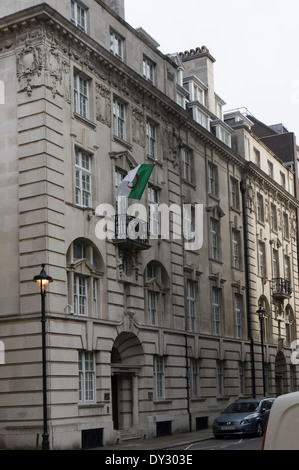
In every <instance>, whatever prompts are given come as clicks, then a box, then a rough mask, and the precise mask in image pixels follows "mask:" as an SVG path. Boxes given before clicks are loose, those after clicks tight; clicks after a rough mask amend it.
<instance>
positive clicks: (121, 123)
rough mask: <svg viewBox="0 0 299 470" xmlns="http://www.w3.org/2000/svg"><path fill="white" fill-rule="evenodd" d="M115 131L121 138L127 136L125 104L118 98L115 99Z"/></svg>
mask: <svg viewBox="0 0 299 470" xmlns="http://www.w3.org/2000/svg"><path fill="white" fill-rule="evenodd" d="M113 132H114V135H116V137H118V138H119V139H122V140H125V138H126V121H125V105H124V103H122V102H121V101H119V100H118V99H116V98H115V99H114V100H113Z"/></svg>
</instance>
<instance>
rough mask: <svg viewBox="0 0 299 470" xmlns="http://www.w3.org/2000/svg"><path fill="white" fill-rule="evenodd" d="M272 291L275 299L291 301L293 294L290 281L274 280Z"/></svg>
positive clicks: (279, 278)
mask: <svg viewBox="0 0 299 470" xmlns="http://www.w3.org/2000/svg"><path fill="white" fill-rule="evenodd" d="M272 291H273V296H274V297H276V298H282V299H289V298H290V297H292V293H293V291H292V287H291V283H290V281H288V280H287V279H283V278H281V277H278V278H275V279H272Z"/></svg>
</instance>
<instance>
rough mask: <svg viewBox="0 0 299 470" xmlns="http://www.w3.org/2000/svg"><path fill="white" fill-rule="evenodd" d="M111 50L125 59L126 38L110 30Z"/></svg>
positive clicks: (119, 57) (118, 56)
mask: <svg viewBox="0 0 299 470" xmlns="http://www.w3.org/2000/svg"><path fill="white" fill-rule="evenodd" d="M110 52H111V53H112V54H113V55H114V56H115V57H117V58H118V59H120V60H124V38H123V37H122V36H120V34H118V33H116V32H115V31H113V30H111V31H110Z"/></svg>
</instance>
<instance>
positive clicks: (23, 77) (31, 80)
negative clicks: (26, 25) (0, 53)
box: [17, 39, 43, 96]
mask: <svg viewBox="0 0 299 470" xmlns="http://www.w3.org/2000/svg"><path fill="white" fill-rule="evenodd" d="M42 67H43V55H42V50H41V48H40V47H36V46H33V45H31V43H30V40H28V39H27V40H26V41H25V47H24V48H23V50H22V51H21V52H19V53H18V54H17V77H18V80H19V82H20V83H21V89H22V90H24V89H26V90H27V93H28V95H29V96H31V94H32V87H33V86H36V85H37V83H36V78H37V77H39V76H40V75H41V73H42Z"/></svg>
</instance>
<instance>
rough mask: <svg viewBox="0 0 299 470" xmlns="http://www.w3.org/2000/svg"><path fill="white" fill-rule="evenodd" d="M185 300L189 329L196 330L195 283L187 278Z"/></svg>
mask: <svg viewBox="0 0 299 470" xmlns="http://www.w3.org/2000/svg"><path fill="white" fill-rule="evenodd" d="M186 290H187V292H186V301H187V320H188V328H189V331H195V330H196V294H195V292H196V285H195V282H194V281H191V279H187V288H186Z"/></svg>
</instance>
